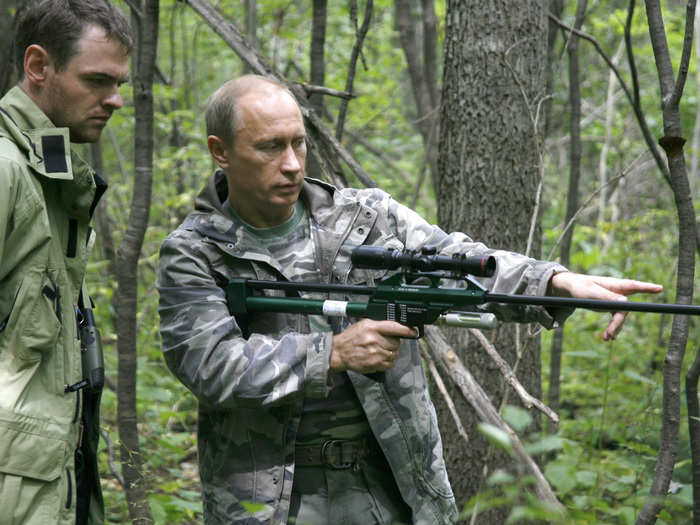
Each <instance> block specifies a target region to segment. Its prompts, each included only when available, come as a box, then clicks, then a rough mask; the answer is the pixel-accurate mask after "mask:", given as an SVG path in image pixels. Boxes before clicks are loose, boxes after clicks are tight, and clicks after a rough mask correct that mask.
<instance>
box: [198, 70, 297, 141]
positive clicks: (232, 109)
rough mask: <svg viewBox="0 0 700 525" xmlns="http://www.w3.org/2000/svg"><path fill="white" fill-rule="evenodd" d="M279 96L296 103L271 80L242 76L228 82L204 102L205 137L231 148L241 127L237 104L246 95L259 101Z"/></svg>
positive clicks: (283, 86)
mask: <svg viewBox="0 0 700 525" xmlns="http://www.w3.org/2000/svg"><path fill="white" fill-rule="evenodd" d="M280 92H283V93H287V94H288V95H289V96H290V97H291V98H292V100H294V101H295V102H296V99H295V98H294V96H293V95H292V93H291V92H290V91H289V89H287V87H286V86H285V85H283V84H282V83H280V82H278V81H277V80H274V79H272V78H267V77H263V76H261V75H244V76H242V77H238V78H234V79H232V80H229V81H228V82H226V83H225V84H223V85H222V86H221V87H220V88H219V89H217V90H216V91H214V93H212V95H211V97H209V101H208V102H207V109H206V114H205V119H206V124H207V136H210V135H214V136H217V137H219V138H220V139H222V140H223V142H224V143H226V144H233V141H234V139H235V135H236V131H237V130H238V129H239V128H240V127H241V125H242V122H241V117H240V112H239V110H238V101H239V100H240V99H242V98H243V97H245V96H246V95H248V94H253V93H254V94H255V95H256V96H258V97H259V98H264V97H265V95H273V94H278V93H280Z"/></svg>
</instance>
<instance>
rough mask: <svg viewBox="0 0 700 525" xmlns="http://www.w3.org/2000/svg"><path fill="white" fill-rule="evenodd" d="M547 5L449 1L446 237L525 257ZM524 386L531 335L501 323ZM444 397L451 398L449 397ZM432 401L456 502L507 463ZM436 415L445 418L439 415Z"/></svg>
mask: <svg viewBox="0 0 700 525" xmlns="http://www.w3.org/2000/svg"><path fill="white" fill-rule="evenodd" d="M547 29H548V22H547V13H546V5H542V3H541V2H537V1H535V0H527V1H523V2H516V3H513V2H509V1H507V0H494V1H492V2H479V1H476V0H448V2H447V13H446V35H445V65H444V69H445V71H444V75H443V82H444V83H443V88H442V106H441V107H442V109H441V121H440V125H441V133H440V149H439V151H440V155H439V160H438V175H439V176H438V181H437V198H438V202H439V203H440V206H439V209H438V219H439V223H440V225H441V226H442V227H443V228H444V229H446V230H447V231H452V230H458V231H464V232H466V233H468V234H470V235H471V236H472V237H473V238H475V239H476V240H479V241H483V242H485V243H486V244H487V245H489V246H493V247H499V248H505V249H509V250H513V251H518V252H521V253H524V252H525V251H526V248H527V245H528V234H529V231H530V224H531V221H532V220H533V214H536V202H537V195H538V182H539V169H538V164H539V147H540V146H539V144H540V142H539V138H540V136H541V131H542V130H541V126H540V125H539V123H538V122H537V121H536V119H535V115H536V114H537V109H538V108H537V106H538V104H539V102H540V100H539V99H538V98H537V97H540V96H542V95H543V94H544V93H545V89H546V81H547V32H548V31H547ZM535 221H536V223H535V228H534V234H533V237H532V253H531V254H530V255H532V256H535V257H537V256H539V252H540V237H541V233H540V227H539V219H538V218H537V217H535ZM455 332H456V331H453V332H452V333H450V334H449V335H450V337H449V339H450V342H451V343H452V344H453V345H454V348H455V349H458V352H457V353H458V354H459V356H460V358H461V359H462V360H463V361H464V362H465V364H466V366H467V369H468V370H470V372H471V373H472V374H473V375H474V376H475V378H476V380H477V382H478V383H479V384H480V385H482V386H483V387H484V389H485V390H486V392H487V393H488V395H489V397H490V398H491V399H492V400H493V402H494V404H495V405H496V406H498V405H499V404H501V403H502V401H503V397H504V393H503V377H502V376H501V375H500V374H499V372H498V370H495V369H494V367H493V366H492V365H491V364H490V363H489V362H488V359H487V358H486V357H485V356H484V354H483V352H481V351H480V350H479V348H478V344H476V343H471V342H469V341H468V340H467V337H465V333H464V332H465V331H461V332H460V333H459V334H457V333H455ZM492 342H493V343H494V344H495V346H496V348H497V349H498V350H499V351H500V353H501V355H502V356H503V357H504V358H505V359H506V361H508V362H509V363H510V365H511V367H513V368H516V369H517V370H518V377H519V378H520V379H521V382H522V383H523V386H524V387H525V388H526V390H528V392H530V393H531V394H532V395H534V396H535V397H539V395H540V391H541V385H540V366H541V363H540V346H539V338H537V337H530V336H529V335H528V333H527V328H526V327H519V326H515V325H504V326H501V327H500V328H499V329H498V330H496V331H495V333H494V334H493V341H492ZM451 393H452V396H453V397H454V398H455V399H456V400H458V399H459V397H460V396H459V395H457V394H456V393H455V392H454V391H453V392H451ZM437 404H438V412H439V417H440V419H441V432H442V435H443V437H444V444H445V457H446V461H447V464H448V471H449V474H450V479H451V482H452V485H453V489H454V491H455V496H456V498H457V502H458V504H460V505H461V504H463V503H464V502H466V500H468V499H469V498H470V497H471V496H473V495H474V494H475V493H476V492H478V491H479V489H480V488H482V487H483V482H484V480H485V479H486V477H487V476H488V474H490V473H491V472H493V470H494V469H495V468H497V467H503V466H505V465H508V464H509V463H510V460H509V458H506V457H503V456H497V455H496V456H494V458H493V460H492V461H489V462H487V461H486V458H487V457H489V452H488V450H489V446H488V443H487V441H486V440H485V439H484V438H483V437H481V436H480V435H479V433H478V432H477V431H476V425H477V420H476V418H475V416H474V413H473V412H472V411H470V410H469V409H468V408H466V407H465V406H464V404H463V403H462V401H461V400H459V405H460V407H458V408H459V410H460V415H461V417H462V419H463V421H465V423H466V427H467V433H468V434H469V437H470V444H469V446H465V445H464V444H463V442H462V440H460V439H459V438H456V439H455V438H454V436H455V435H456V432H453V431H452V430H453V423H452V421H451V420H450V416H449V414H447V412H446V411H444V409H443V407H442V406H441V403H439V402H438V403H437ZM443 415H444V417H443ZM505 517H506V514H504V512H503V511H496V512H490V513H488V514H484V515H481V516H479V518H478V520H477V523H479V524H490V523H494V524H495V523H497V524H499V525H500V524H502V523H504V521H505Z"/></svg>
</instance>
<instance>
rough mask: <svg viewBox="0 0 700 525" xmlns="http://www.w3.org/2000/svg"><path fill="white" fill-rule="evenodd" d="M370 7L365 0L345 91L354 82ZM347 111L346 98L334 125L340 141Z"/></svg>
mask: <svg viewBox="0 0 700 525" xmlns="http://www.w3.org/2000/svg"><path fill="white" fill-rule="evenodd" d="M372 8H373V0H367V3H366V4H365V18H364V20H363V21H362V26H361V27H360V29H359V30H358V31H357V39H356V40H355V45H354V46H353V47H352V52H351V53H350V65H349V67H348V78H347V81H346V83H345V91H347V92H348V93H352V85H353V83H354V82H355V69H356V67H357V59H358V57H359V56H360V52H361V51H362V43H363V42H364V41H365V36H367V31H369V24H370V22H371V21H372ZM347 111H348V100H347V99H346V100H343V102H342V103H341V104H340V110H339V111H338V120H337V121H336V126H335V138H336V139H338V141H340V139H341V138H342V137H343V127H344V126H345V115H346V114H347Z"/></svg>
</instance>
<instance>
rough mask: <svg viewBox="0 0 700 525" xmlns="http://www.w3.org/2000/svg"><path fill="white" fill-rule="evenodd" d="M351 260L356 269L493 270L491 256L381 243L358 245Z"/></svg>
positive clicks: (479, 272)
mask: <svg viewBox="0 0 700 525" xmlns="http://www.w3.org/2000/svg"><path fill="white" fill-rule="evenodd" d="M351 260H352V263H353V264H354V265H355V266H356V267H358V268H372V269H386V270H396V269H398V268H400V269H402V270H404V271H413V272H434V271H439V270H443V271H449V272H452V273H454V274H457V275H460V276H463V275H473V276H475V277H491V276H492V275H493V274H494V272H495V271H496V258H495V257H493V256H492V255H484V256H476V257H468V256H466V255H464V254H461V253H456V254H454V255H452V256H448V255H436V254H435V250H434V249H431V248H428V249H423V250H422V251H420V252H412V251H408V250H407V251H401V250H397V249H394V248H386V247H381V246H358V247H357V248H355V249H354V250H353V251H352V255H351Z"/></svg>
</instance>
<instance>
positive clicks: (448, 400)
mask: <svg viewBox="0 0 700 525" xmlns="http://www.w3.org/2000/svg"><path fill="white" fill-rule="evenodd" d="M422 343H423V344H421V353H422V354H423V359H425V361H426V363H427V364H428V370H429V371H430V375H431V376H432V378H433V381H435V386H437V388H438V390H439V391H440V393H441V394H442V397H443V399H444V400H445V404H446V405H447V408H448V409H449V411H450V414H451V415H452V420H453V421H454V424H455V426H456V427H457V433H458V434H459V435H460V436H462V439H464V442H465V443H469V436H468V435H467V431H466V430H465V429H464V425H462V420H461V419H460V417H459V414H458V413H457V407H455V403H454V401H452V397H450V394H449V393H448V392H447V388H446V387H445V382H444V381H443V380H442V376H441V375H440V372H438V369H437V368H436V367H435V361H433V358H432V357H431V356H430V354H429V353H428V351H427V350H426V348H425V346H426V343H425V341H423V342H422Z"/></svg>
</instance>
